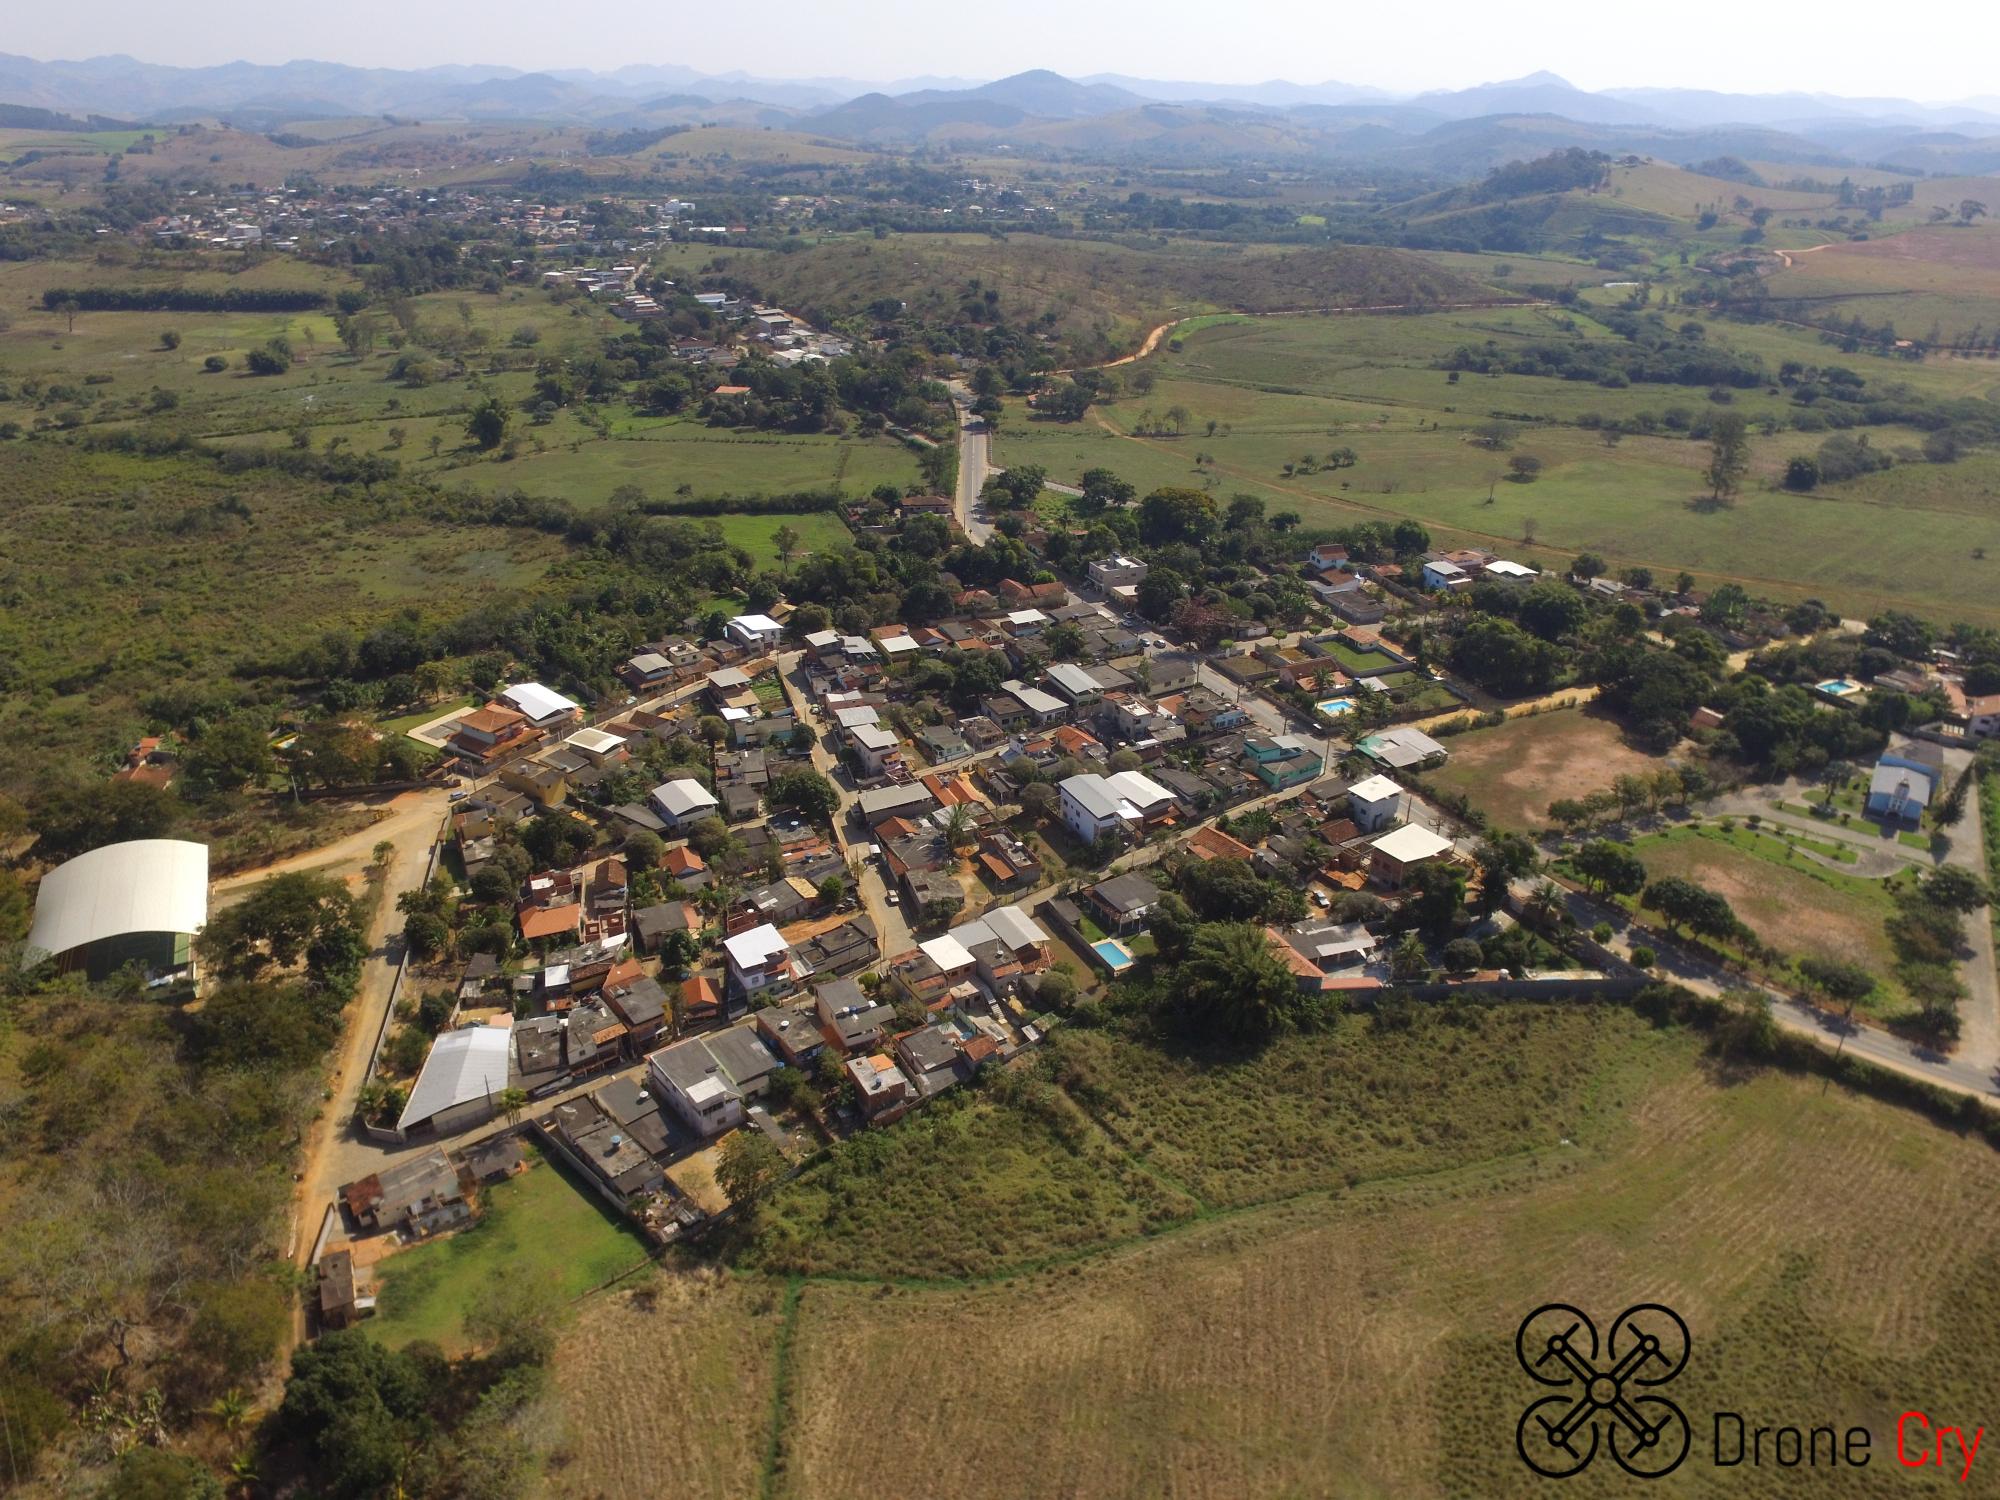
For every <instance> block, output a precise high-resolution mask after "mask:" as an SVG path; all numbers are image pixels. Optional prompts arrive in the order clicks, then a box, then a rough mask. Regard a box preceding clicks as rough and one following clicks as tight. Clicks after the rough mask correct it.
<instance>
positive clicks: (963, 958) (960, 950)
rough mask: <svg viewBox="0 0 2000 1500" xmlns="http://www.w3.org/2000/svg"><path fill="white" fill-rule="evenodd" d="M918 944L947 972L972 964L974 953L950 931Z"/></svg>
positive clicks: (925, 954) (926, 954)
mask: <svg viewBox="0 0 2000 1500" xmlns="http://www.w3.org/2000/svg"><path fill="white" fill-rule="evenodd" d="M917 946H918V947H919V948H921V949H923V951H924V956H925V957H926V958H928V959H929V960H930V961H931V962H932V963H934V964H936V965H937V966H938V967H939V968H940V969H943V970H944V971H945V972H946V973H949V972H950V971H951V970H953V969H965V968H970V967H971V965H972V955H971V954H970V953H967V952H966V951H965V944H963V943H961V942H960V941H959V940H958V939H957V938H955V937H953V936H952V935H951V934H950V933H948V932H947V933H946V934H945V935H944V936H943V937H934V938H932V939H931V940H930V941H929V942H927V943H919V944H917Z"/></svg>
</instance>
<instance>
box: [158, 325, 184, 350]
mask: <svg viewBox="0 0 2000 1500" xmlns="http://www.w3.org/2000/svg"><path fill="white" fill-rule="evenodd" d="M180 346H181V334H180V330H179V329H178V328H162V329H161V330H160V347H161V348H162V349H165V350H167V351H168V352H169V353H171V352H172V351H173V350H175V349H178V348H180Z"/></svg>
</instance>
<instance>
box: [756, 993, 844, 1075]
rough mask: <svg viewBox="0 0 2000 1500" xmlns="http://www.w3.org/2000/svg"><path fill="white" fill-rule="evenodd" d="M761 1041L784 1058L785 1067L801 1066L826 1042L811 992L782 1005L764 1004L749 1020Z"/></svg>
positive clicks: (812, 1057) (815, 1055) (814, 1055)
mask: <svg viewBox="0 0 2000 1500" xmlns="http://www.w3.org/2000/svg"><path fill="white" fill-rule="evenodd" d="M752 1024H753V1025H755V1026H756V1028H757V1035H758V1036H759V1037H761V1038H763V1041H764V1045H765V1046H767V1047H769V1048H770V1049H771V1050H772V1051H773V1052H776V1053H777V1054H778V1056H779V1057H781V1058H782V1059H784V1063H785V1066H786V1067H788V1068H803V1067H804V1066H805V1065H806V1064H807V1063H809V1062H811V1061H812V1060H813V1059H814V1058H815V1057H817V1056H818V1055H819V1052H820V1049H821V1048H823V1047H824V1046H825V1045H826V1038H825V1037H824V1036H822V1035H821V1034H820V1029H819V1015H818V1012H817V1010H816V1009H815V1006H814V1002H813V999H812V997H811V996H809V995H808V996H802V997H800V998H799V999H797V1000H791V1001H787V1002H786V1003H784V1004H782V1005H767V1006H765V1007H764V1008H763V1009H762V1010H760V1011H758V1012H757V1014H756V1016H755V1017H754V1018H753V1020H752Z"/></svg>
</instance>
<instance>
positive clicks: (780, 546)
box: [771, 525, 799, 567]
mask: <svg viewBox="0 0 2000 1500" xmlns="http://www.w3.org/2000/svg"><path fill="white" fill-rule="evenodd" d="M771 545H772V546H773V547H775V548H776V549H777V553H778V565H779V566H780V567H784V566H787V565H789V564H790V562H791V560H792V554H793V553H794V552H796V551H798V548H799V534H798V531H797V530H796V529H794V528H793V527H792V526H790V525H784V526H780V527H779V528H778V529H777V530H776V531H774V532H772V533H771Z"/></svg>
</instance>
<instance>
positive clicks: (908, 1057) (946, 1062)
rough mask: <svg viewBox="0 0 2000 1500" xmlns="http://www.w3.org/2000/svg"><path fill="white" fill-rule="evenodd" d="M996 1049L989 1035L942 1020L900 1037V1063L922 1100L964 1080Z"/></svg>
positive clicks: (898, 1049)
mask: <svg viewBox="0 0 2000 1500" xmlns="http://www.w3.org/2000/svg"><path fill="white" fill-rule="evenodd" d="M982 1044H983V1045H982ZM996 1050H997V1049H995V1048H994V1046H993V1044H992V1043H991V1042H990V1041H987V1040H986V1038H984V1037H978V1036H975V1037H968V1036H966V1035H965V1033H964V1032H962V1031H960V1030H959V1029H958V1028H957V1027H955V1026H951V1025H947V1024H945V1023H942V1022H940V1023H937V1024H935V1025H930V1026H924V1027H920V1028H919V1029H917V1030H916V1031H910V1032H905V1033H904V1034H903V1035H902V1036H899V1037H897V1038H896V1062H897V1064H898V1066H899V1067H901V1069H902V1070H903V1072H904V1073H905V1074H906V1075H907V1076H908V1078H909V1079H910V1082H911V1084H912V1085H913V1086H914V1088H915V1090H916V1093H917V1097H918V1098H921V1099H930V1098H934V1097H935V1096H937V1095H938V1094H941V1093H943V1092H944V1091H945V1090H946V1089H948V1088H952V1087H953V1086H955V1085H957V1084H959V1083H962V1082H964V1081H965V1080H966V1079H967V1078H970V1077H971V1076H972V1075H973V1073H974V1072H976V1071H977V1070H978V1068H979V1066H980V1064H981V1063H982V1062H984V1061H986V1060H989V1059H990V1058H991V1057H992V1056H993V1055H994V1053H995V1052H996Z"/></svg>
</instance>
